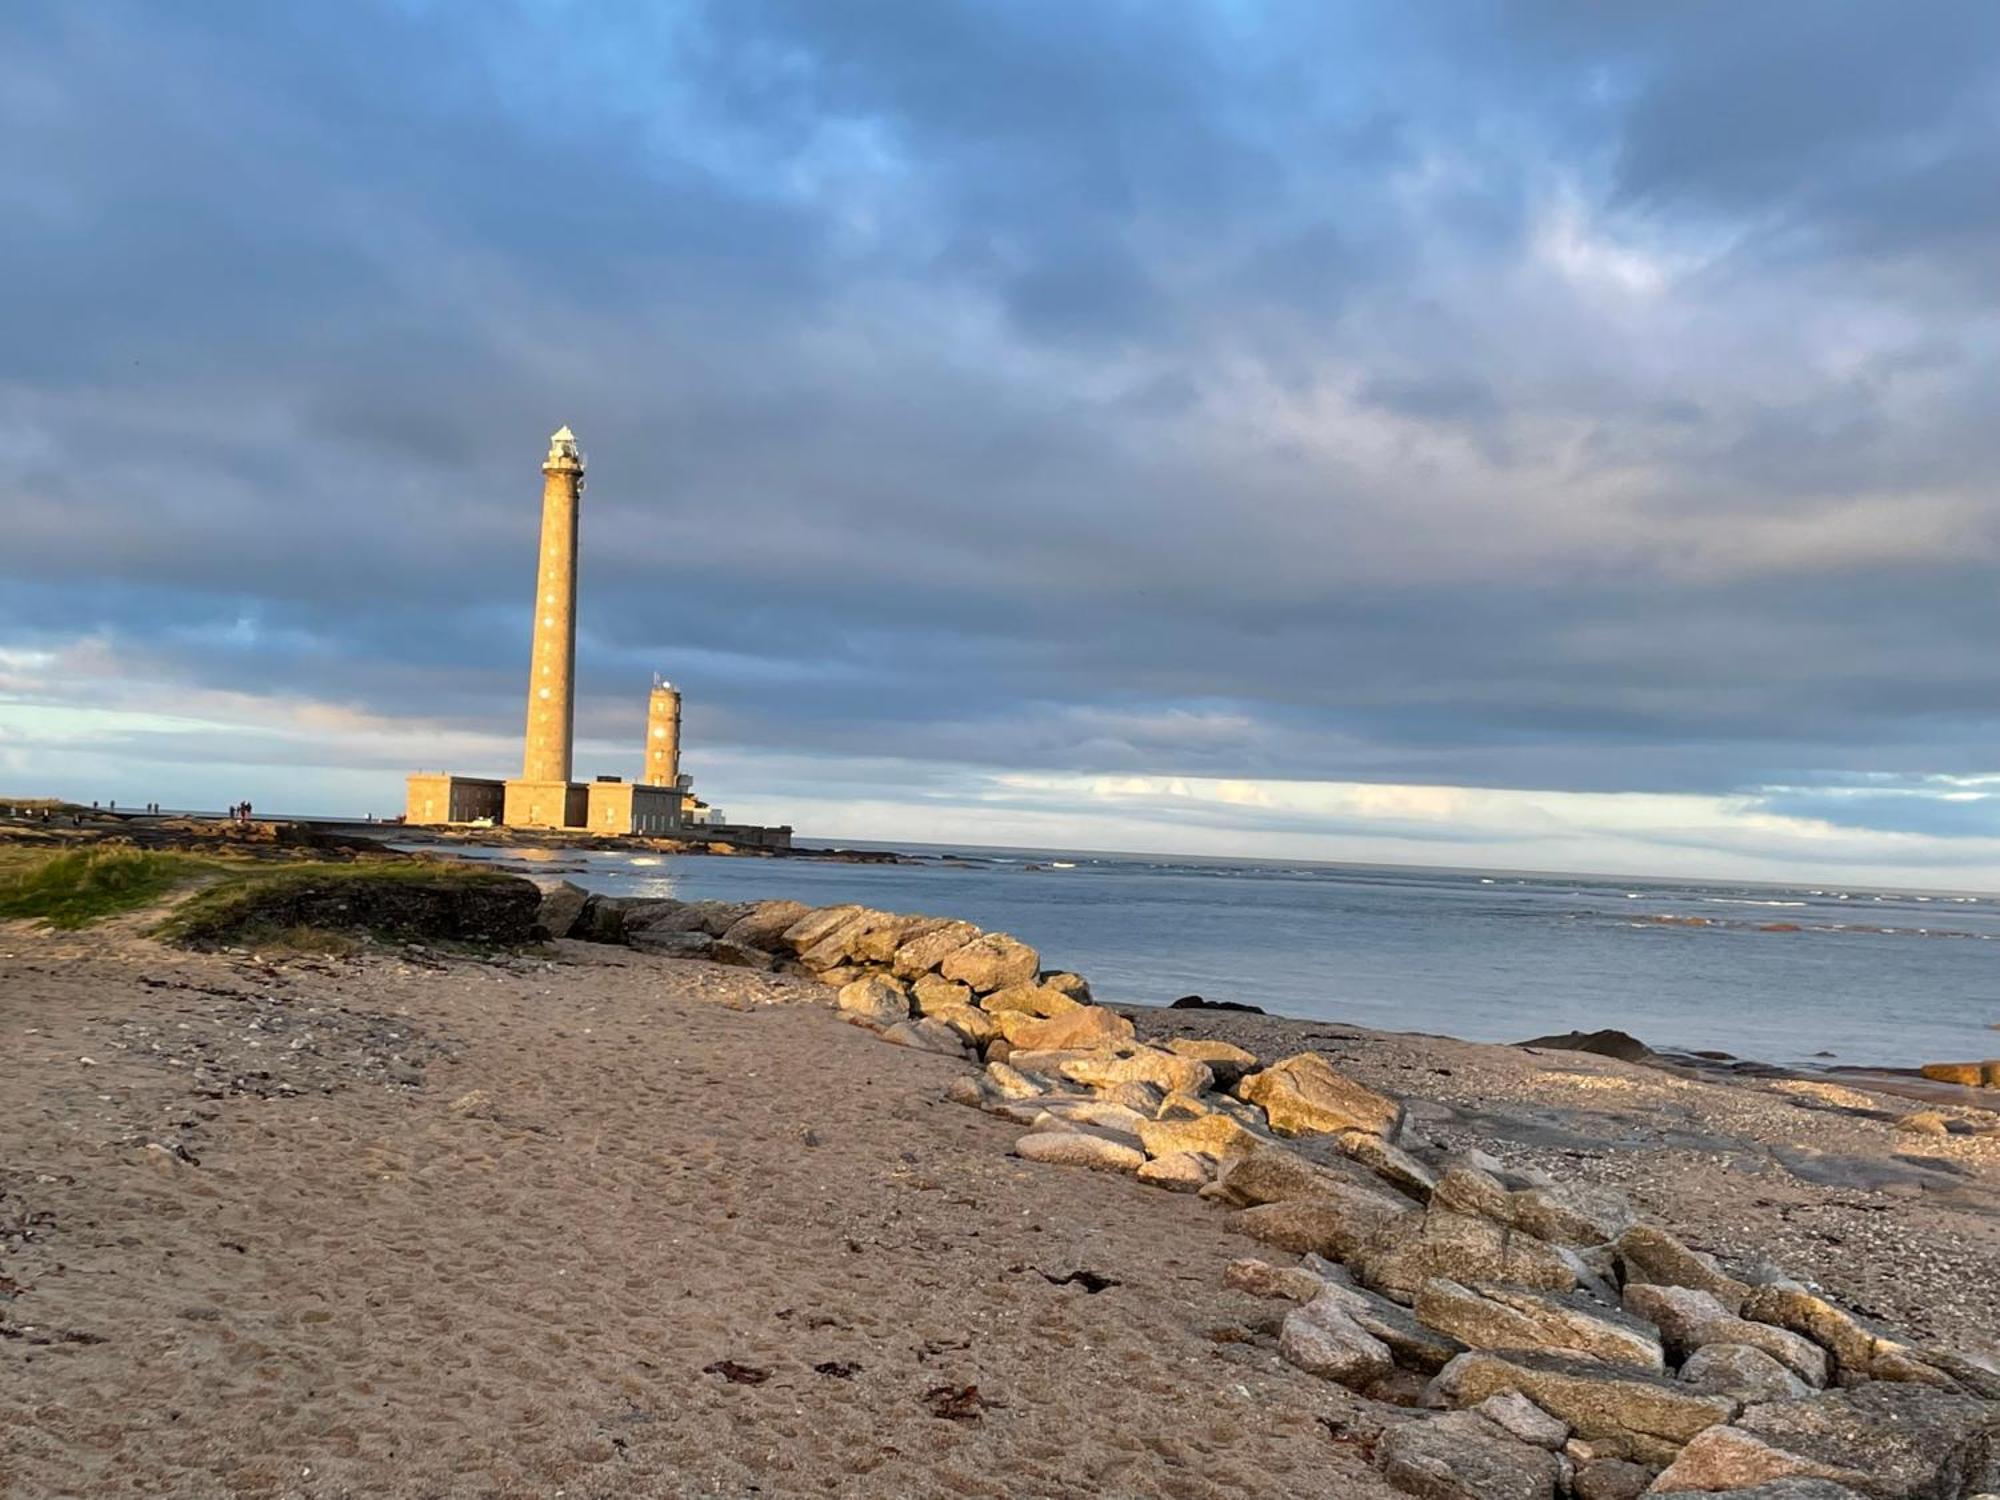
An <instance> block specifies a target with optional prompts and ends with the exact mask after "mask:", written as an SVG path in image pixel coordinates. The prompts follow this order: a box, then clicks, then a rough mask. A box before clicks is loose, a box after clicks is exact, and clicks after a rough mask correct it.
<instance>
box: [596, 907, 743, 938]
mask: <svg viewBox="0 0 2000 1500" xmlns="http://www.w3.org/2000/svg"><path fill="white" fill-rule="evenodd" d="M753 904H754V903H752V902H748V901H686V902H676V903H674V908H675V909H673V910H667V911H661V912H659V913H657V914H655V915H653V916H650V917H649V918H647V919H646V920H645V922H644V923H643V924H642V925H644V926H645V927H646V928H647V929H648V930H650V931H653V932H702V933H706V934H707V935H708V936H710V937H721V936H722V935H723V934H724V933H725V932H727V931H729V929H730V928H731V927H733V926H735V925H736V923H737V922H739V921H741V920H742V919H743V918H744V917H746V916H748V915H749V914H750V911H751V907H752V906H753ZM626 926H627V928H628V929H629V928H630V927H631V926H632V923H631V922H630V921H629V920H628V921H627V923H626Z"/></svg>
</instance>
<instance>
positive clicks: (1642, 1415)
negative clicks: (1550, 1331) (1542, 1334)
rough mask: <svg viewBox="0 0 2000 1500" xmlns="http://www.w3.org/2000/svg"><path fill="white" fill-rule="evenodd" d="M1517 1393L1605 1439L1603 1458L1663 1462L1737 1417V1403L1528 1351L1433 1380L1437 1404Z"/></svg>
mask: <svg viewBox="0 0 2000 1500" xmlns="http://www.w3.org/2000/svg"><path fill="white" fill-rule="evenodd" d="M1506 1391H1518V1392H1520V1393H1521V1394H1522V1395H1524V1396H1526V1397H1527V1398H1528V1399H1529V1400H1531V1401H1533V1402H1534V1403H1535V1404H1536V1405H1537V1406H1539V1407H1541V1408H1542V1410H1544V1411H1546V1412H1548V1413H1549V1414H1550V1415H1552V1416H1556V1417H1560V1418H1561V1419H1562V1420H1563V1421H1565V1422H1567V1423H1569V1425H1570V1429H1571V1431H1573V1432H1574V1433H1575V1434H1576V1435H1577V1436H1578V1437H1580V1438H1585V1439H1590V1440H1599V1439H1601V1440H1604V1443H1603V1446H1606V1447H1611V1448H1615V1449H1617V1450H1620V1451H1617V1452H1612V1453H1607V1454H1601V1455H1599V1456H1603V1457H1624V1458H1634V1459H1638V1460H1639V1461H1641V1462H1643V1463H1651V1464H1666V1463H1671V1462H1672V1461H1673V1458H1674V1455H1675V1454H1676V1453H1678V1452H1679V1451H1680V1449H1681V1447H1682V1446H1683V1445H1684V1444H1685V1443H1686V1442H1687V1441H1688V1440H1689V1439H1690V1438H1692V1437H1693V1436H1694V1435H1695V1434H1696V1433H1698V1432H1701V1431H1703V1430H1704V1429H1705V1428H1709V1427H1713V1426H1715V1425H1716V1424H1717V1423H1721V1422H1727V1421H1729V1420H1730V1419H1731V1418H1732V1417H1734V1416H1735V1415H1736V1412H1737V1403H1736V1402H1735V1401H1733V1400H1731V1399H1730V1398H1728V1397H1726V1396H1711V1395H1705V1394H1703V1393H1701V1392H1699V1391H1690V1390H1688V1389H1687V1388H1686V1387H1685V1386H1682V1385H1679V1384H1677V1383H1675V1382H1674V1381H1671V1380H1668V1379H1666V1378H1664V1377H1663V1376H1658V1375H1648V1374H1644V1373H1642V1372H1640V1371H1638V1370H1614V1369H1612V1368H1610V1367H1608V1366H1605V1365H1601V1364H1598V1363H1597V1362H1596V1361H1594V1360H1589V1359H1579V1358H1577V1357H1576V1356H1574V1355H1566V1354H1536V1353H1531V1352H1518V1353H1509V1354H1506V1355H1500V1354H1491V1353H1487V1352H1484V1351H1482V1350H1473V1351H1471V1352H1470V1353H1466V1354H1461V1355H1459V1356H1458V1358H1456V1359H1454V1360H1453V1361H1452V1362H1451V1363H1450V1364H1448V1365H1446V1366H1445V1367H1444V1369H1443V1370H1442V1371H1440V1372H1439V1374H1438V1376H1437V1378H1436V1379H1435V1380H1433V1381H1432V1382H1431V1386H1430V1390H1429V1392H1428V1393H1427V1396H1426V1399H1427V1400H1429V1401H1431V1402H1432V1403H1433V1404H1437V1405H1449V1406H1476V1405H1477V1404H1478V1403H1479V1402H1481V1401H1484V1400H1485V1399H1486V1398H1487V1397H1488V1396H1494V1395H1499V1394H1501V1393H1503V1392H1506Z"/></svg>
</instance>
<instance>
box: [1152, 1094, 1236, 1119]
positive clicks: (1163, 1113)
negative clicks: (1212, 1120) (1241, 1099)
mask: <svg viewBox="0 0 2000 1500" xmlns="http://www.w3.org/2000/svg"><path fill="white" fill-rule="evenodd" d="M1214 1113H1216V1111H1215V1110H1214V1109H1213V1108H1212V1107H1211V1106H1210V1105H1209V1103H1208V1100H1206V1099H1204V1098H1202V1096H1201V1095H1199V1094H1188V1093H1178V1092H1177V1093H1172V1094H1166V1095H1163V1096H1162V1097H1161V1099H1160V1107H1159V1108H1158V1109H1157V1110H1155V1111H1154V1112H1153V1117H1154V1118H1155V1119H1158V1120H1199V1119H1203V1118H1204V1117H1206V1116H1208V1115H1212V1114H1214ZM1229 1118H1231V1119H1234V1120H1236V1123H1237V1124H1239V1125H1240V1124H1242V1123H1243V1122H1242V1121H1241V1120H1240V1119H1237V1117H1236V1116H1234V1115H1231V1116H1230V1117H1229Z"/></svg>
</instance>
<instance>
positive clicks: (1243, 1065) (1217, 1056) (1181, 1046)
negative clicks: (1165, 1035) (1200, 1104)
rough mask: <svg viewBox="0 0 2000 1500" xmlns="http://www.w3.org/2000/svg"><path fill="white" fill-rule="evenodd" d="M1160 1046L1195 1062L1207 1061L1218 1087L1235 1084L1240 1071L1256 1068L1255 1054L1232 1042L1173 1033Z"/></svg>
mask: <svg viewBox="0 0 2000 1500" xmlns="http://www.w3.org/2000/svg"><path fill="white" fill-rule="evenodd" d="M1161 1045H1162V1046H1164V1047H1165V1048H1166V1049H1167V1051H1169V1052H1171V1053H1173V1054H1174V1055H1175V1056H1177V1057H1191V1058H1193V1059H1194V1060H1195V1061H1196V1062H1203V1063H1207V1064H1208V1070H1209V1072H1211V1073H1213V1074H1214V1075H1215V1086H1216V1087H1217V1088H1219V1089H1226V1088H1233V1087H1235V1085H1236V1084H1237V1082H1238V1081H1239V1080H1240V1079H1242V1077H1243V1076H1244V1074H1246V1073H1252V1072H1255V1071H1256V1068H1257V1054H1256V1053H1254V1052H1246V1051H1245V1050H1244V1049H1243V1048H1241V1047H1238V1046H1236V1045H1235V1044H1234V1043H1232V1042H1220V1041H1211V1040H1210V1039H1208V1038H1206V1037H1192V1036H1177V1037H1173V1038H1171V1039H1169V1040H1168V1041H1166V1042H1164V1043H1162V1044H1161Z"/></svg>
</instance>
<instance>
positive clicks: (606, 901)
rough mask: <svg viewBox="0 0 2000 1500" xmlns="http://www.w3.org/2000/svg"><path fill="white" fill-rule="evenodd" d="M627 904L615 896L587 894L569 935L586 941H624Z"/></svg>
mask: <svg viewBox="0 0 2000 1500" xmlns="http://www.w3.org/2000/svg"><path fill="white" fill-rule="evenodd" d="M629 904H630V903H629V902H627V901H625V900H623V899H621V898H619V897H617V896H599V895H591V896H589V897H588V898H586V899H585V901H584V903H583V912H582V914H581V915H579V916H578V917H577V919H576V921H575V923H574V924H573V925H572V926H571V927H570V931H569V935H570V936H571V937H573V938H576V939H578V940H579V941H581V942H586V943H622V942H624V941H625V908H626V906H627V905H629Z"/></svg>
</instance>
